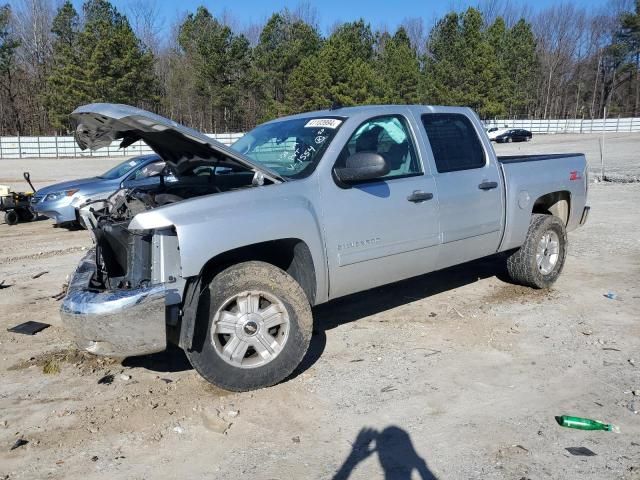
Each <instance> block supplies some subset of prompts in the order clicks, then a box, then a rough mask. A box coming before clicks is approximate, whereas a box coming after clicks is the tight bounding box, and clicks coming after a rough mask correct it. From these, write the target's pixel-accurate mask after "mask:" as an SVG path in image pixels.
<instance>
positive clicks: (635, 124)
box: [0, 117, 640, 160]
mask: <svg viewBox="0 0 640 480" xmlns="http://www.w3.org/2000/svg"><path fill="white" fill-rule="evenodd" d="M485 124H486V125H487V127H489V126H499V127H503V126H505V125H507V126H509V128H524V129H526V130H529V131H531V132H533V133H596V132H602V131H606V132H640V117H635V118H608V119H607V120H606V121H603V120H602V119H598V120H588V119H582V118H571V119H565V120H509V119H503V120H500V119H496V120H488V121H486V122H485ZM242 135H243V134H242V133H219V134H215V135H209V136H210V137H211V138H214V139H216V140H218V141H219V142H222V143H224V144H225V145H231V144H232V143H233V142H235V141H236V140H237V139H238V138H240V137H241V136H242ZM145 153H152V152H151V149H150V148H149V147H148V146H147V145H146V144H144V143H143V142H136V143H134V144H133V145H131V146H129V147H127V148H124V149H121V148H119V142H113V143H112V144H111V145H110V146H109V147H107V148H101V149H100V150H96V151H90V150H85V151H82V150H80V148H79V147H78V146H77V145H76V142H75V140H74V138H73V137H0V160H1V159H6V158H60V157H117V156H122V157H127V156H133V155H141V154H145Z"/></svg>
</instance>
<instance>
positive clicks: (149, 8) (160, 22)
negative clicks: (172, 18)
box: [127, 0, 165, 55]
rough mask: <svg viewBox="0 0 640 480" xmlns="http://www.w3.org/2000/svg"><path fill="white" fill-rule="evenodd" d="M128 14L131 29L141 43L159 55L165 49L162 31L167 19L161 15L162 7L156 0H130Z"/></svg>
mask: <svg viewBox="0 0 640 480" xmlns="http://www.w3.org/2000/svg"><path fill="white" fill-rule="evenodd" d="M127 13H128V16H129V20H130V22H131V27H132V28H133V31H134V32H135V33H136V35H137V36H138V38H139V39H140V41H142V43H143V44H144V45H145V46H146V47H147V48H148V49H149V50H151V51H152V52H153V54H154V55H158V54H159V52H160V50H161V49H162V48H163V42H162V31H163V30H164V27H165V19H164V17H162V16H161V14H160V7H159V4H158V2H157V1H155V0H129V3H128V5H127Z"/></svg>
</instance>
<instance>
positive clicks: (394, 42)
mask: <svg viewBox="0 0 640 480" xmlns="http://www.w3.org/2000/svg"><path fill="white" fill-rule="evenodd" d="M378 43H379V45H380V52H379V55H378V61H377V65H376V70H377V73H378V75H379V76H380V78H381V79H382V81H383V82H384V87H383V88H384V94H383V95H384V96H383V98H382V99H381V100H382V102H383V103H389V104H412V103H417V102H418V101H419V85H420V64H419V62H418V58H417V55H416V52H415V50H414V49H413V48H412V46H411V41H410V40H409V36H408V35H407V32H406V31H405V29H404V28H402V27H400V28H399V29H398V30H397V31H396V33H395V34H394V35H393V37H392V36H390V35H389V34H383V35H382V36H381V37H380V39H379V41H378Z"/></svg>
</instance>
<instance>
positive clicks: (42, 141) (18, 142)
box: [0, 133, 243, 159]
mask: <svg viewBox="0 0 640 480" xmlns="http://www.w3.org/2000/svg"><path fill="white" fill-rule="evenodd" d="M242 135H243V134H242V133H218V134H215V135H209V137H211V138H214V139H216V140H218V141H219V142H221V143H224V144H225V145H231V144H232V143H233V142H235V141H236V140H237V139H238V138H240V137H241V136H242ZM119 145H120V141H119V140H118V141H115V142H113V143H112V144H111V145H109V146H108V147H106V148H101V149H99V150H95V151H91V150H84V151H82V150H80V147H78V145H77V144H76V141H75V139H74V138H73V137H0V159H8V158H60V157H119V156H122V157H128V156H133V155H142V154H146V153H153V152H152V150H151V149H150V148H149V147H148V146H147V145H146V144H145V143H144V142H136V143H134V144H132V145H130V146H129V147H127V148H120V147H119Z"/></svg>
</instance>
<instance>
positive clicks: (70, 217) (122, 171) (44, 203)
mask: <svg viewBox="0 0 640 480" xmlns="http://www.w3.org/2000/svg"><path fill="white" fill-rule="evenodd" d="M164 167H165V162H164V160H162V159H161V158H160V157H158V156H157V155H142V156H139V157H133V158H130V159H128V160H125V161H124V162H122V163H120V164H118V165H116V166H115V167H113V168H112V169H110V170H108V171H107V172H105V173H103V174H102V175H98V176H97V177H91V178H81V179H78V180H71V181H68V182H62V183H56V184H54V185H49V186H48V187H45V188H41V189H40V190H38V192H37V193H36V194H35V195H34V196H33V198H32V200H31V206H32V207H33V210H34V211H35V213H36V214H37V215H44V216H46V217H49V218H52V219H53V220H54V221H55V223H56V225H59V226H74V225H77V222H78V217H77V215H76V209H77V208H78V207H79V206H80V205H82V204H84V203H85V202H87V201H90V200H100V199H103V198H107V197H108V196H110V195H111V194H113V193H114V192H116V191H117V190H119V189H120V188H122V186H123V184H124V183H125V182H126V183H127V186H128V187H133V186H135V183H136V182H143V180H144V179H146V178H149V177H153V176H156V175H158V174H159V173H160V172H161V171H162V170H163V169H164ZM131 182H133V183H131Z"/></svg>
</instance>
